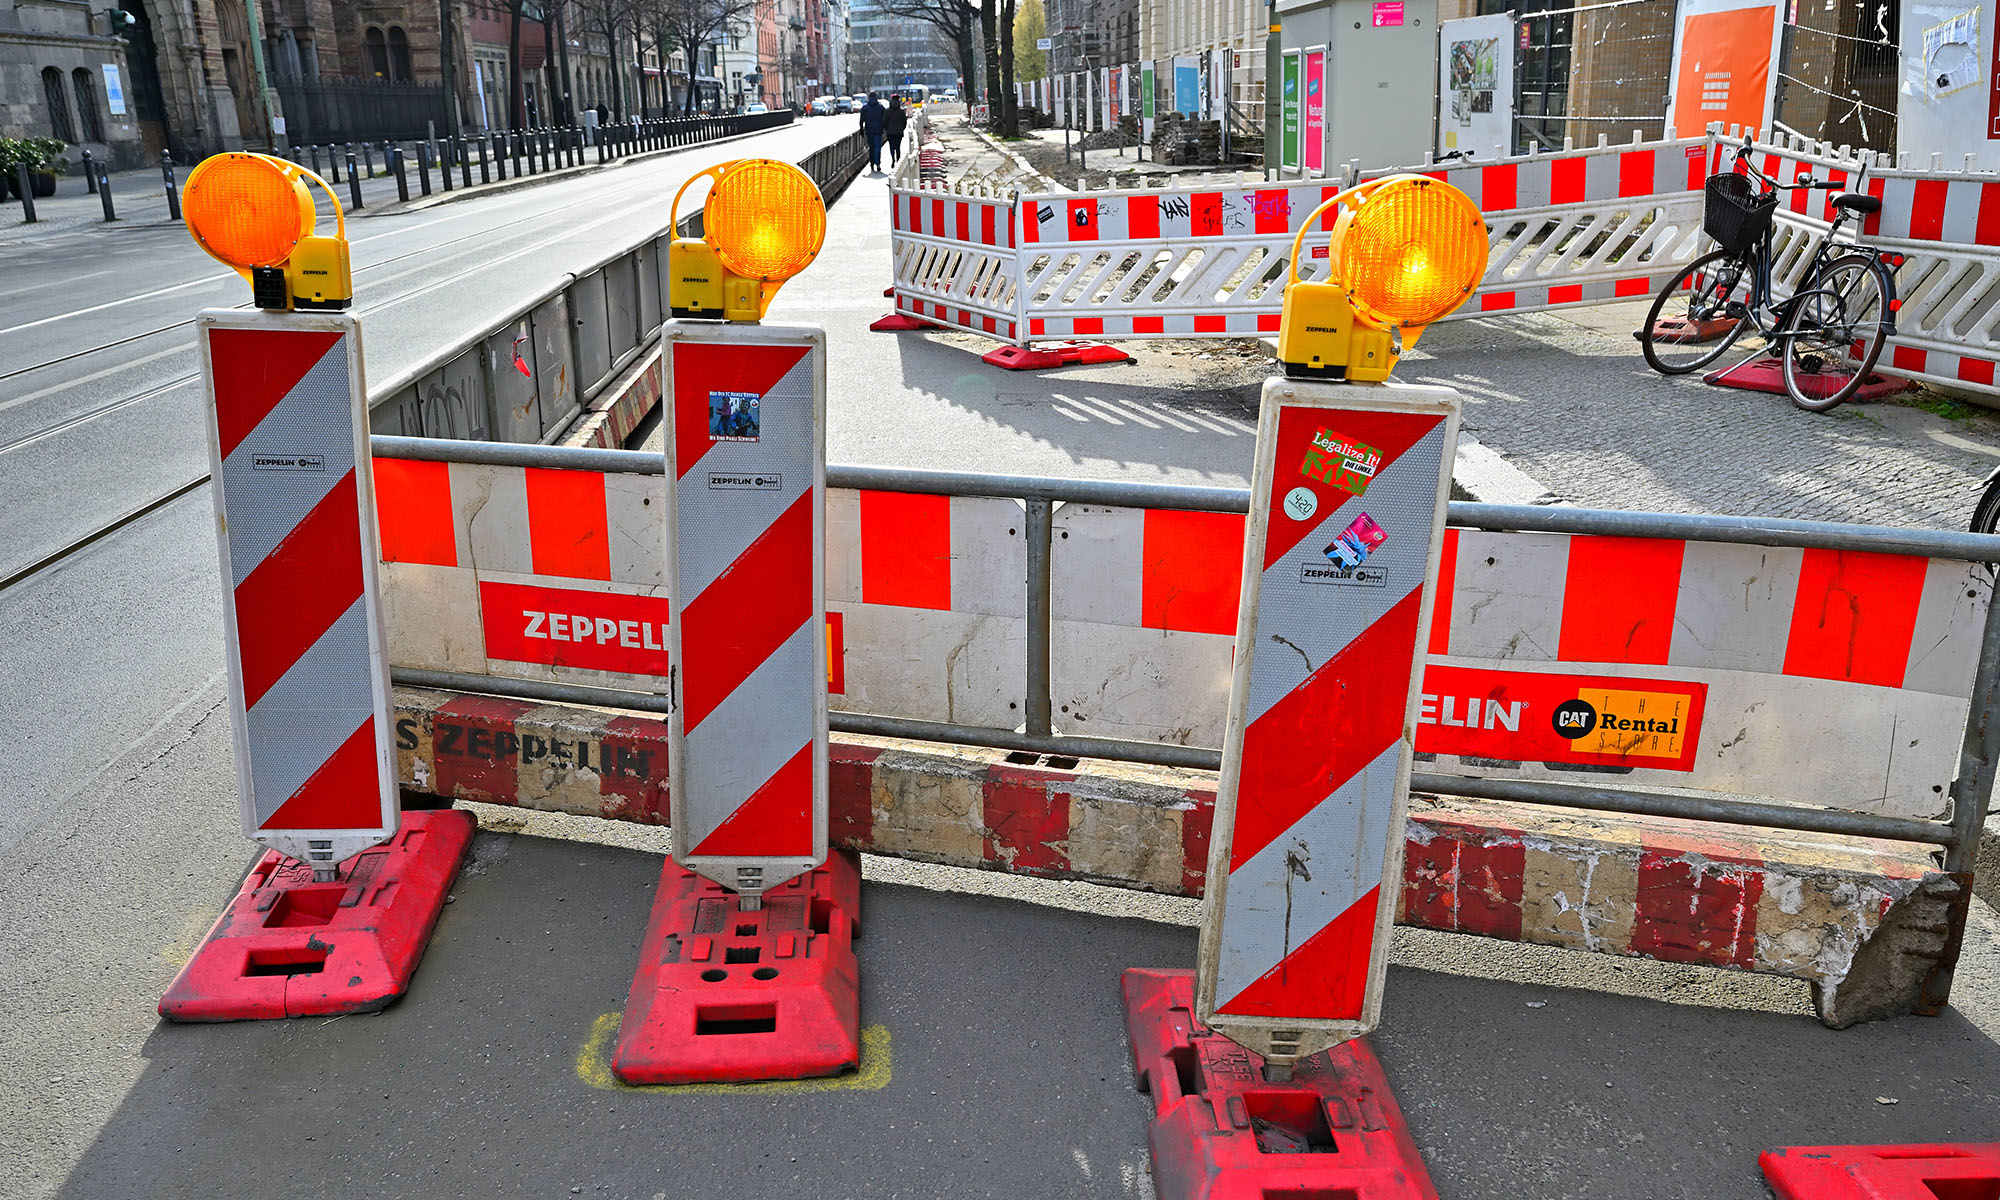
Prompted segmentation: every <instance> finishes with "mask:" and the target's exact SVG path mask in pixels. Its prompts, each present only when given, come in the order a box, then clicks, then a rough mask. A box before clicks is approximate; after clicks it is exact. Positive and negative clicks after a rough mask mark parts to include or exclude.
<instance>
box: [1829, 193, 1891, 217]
mask: <svg viewBox="0 0 2000 1200" xmlns="http://www.w3.org/2000/svg"><path fill="white" fill-rule="evenodd" d="M1833 206H1834V207H1835V208H1844V209H1846V210H1847V211H1848V212H1851V213H1858V214H1860V215H1861V216H1864V217H1865V216H1867V215H1868V214H1870V213H1878V212H1881V211H1882V198H1881V197H1880V196H1864V195H1862V194H1861V193H1860V192H1842V193H1841V194H1840V195H1838V196H1835V197H1834V198H1833Z"/></svg>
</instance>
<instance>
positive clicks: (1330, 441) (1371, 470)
mask: <svg viewBox="0 0 2000 1200" xmlns="http://www.w3.org/2000/svg"><path fill="white" fill-rule="evenodd" d="M1381 467H1382V452H1381V451H1380V450H1377V449H1376V448H1375V447H1373V446H1370V445H1367V444H1366V443H1364V442H1356V441H1352V440H1350V439H1348V438H1344V437H1342V436H1340V435H1339V434H1337V433H1335V432H1333V431H1332V430H1330V429H1322V430H1320V431H1319V432H1317V433H1315V434H1313V439H1312V445H1310V446H1308V447H1306V460H1305V462H1303V463H1301V464H1300V465H1299V474H1301V475H1304V476H1305V477H1306V478H1308V479H1317V480H1319V481H1320V482H1321V483H1330V484H1332V485H1333V486H1334V487H1337V488H1339V489H1340V490H1342V491H1344V492H1351V493H1353V494H1354V495H1356V496H1360V495H1365V494H1366V493H1367V491H1368V485H1369V484H1371V483H1373V482H1375V472H1376V471H1378V470H1380V469H1381Z"/></svg>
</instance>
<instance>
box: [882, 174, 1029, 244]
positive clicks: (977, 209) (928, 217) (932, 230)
mask: <svg viewBox="0 0 2000 1200" xmlns="http://www.w3.org/2000/svg"><path fill="white" fill-rule="evenodd" d="M889 227H890V228H891V229H894V230H896V231H897V232H898V233H922V234H929V235H931V236H932V237H936V238H941V239H944V240H947V241H952V242H962V243H965V244H967V245H972V246H997V247H1000V248H1002V249H1009V248H1012V246H1013V245H1014V202H1013V201H1012V200H1011V199H1009V200H1000V199H994V198H991V197H986V196H960V195H955V194H953V193H951V192H943V191H938V190H935V189H930V188H925V189H920V190H917V191H903V190H901V189H895V190H892V191H891V192H890V193H889Z"/></svg>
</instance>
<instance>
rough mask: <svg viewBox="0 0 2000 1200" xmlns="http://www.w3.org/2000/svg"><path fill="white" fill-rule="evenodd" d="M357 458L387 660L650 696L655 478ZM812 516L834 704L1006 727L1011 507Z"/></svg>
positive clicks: (661, 669) (832, 505)
mask: <svg viewBox="0 0 2000 1200" xmlns="http://www.w3.org/2000/svg"><path fill="white" fill-rule="evenodd" d="M374 465H375V471H376V492H377V511H378V524H379V528H380V532H381V547H382V550H381V554H382V586H383V595H384V601H383V610H384V620H385V624H386V626H387V629H388V642H389V659H390V662H391V664H392V665H394V666H396V667H400V668H415V669H419V670H430V671H449V672H455V673H460V674H465V675H474V676H486V677H491V678H494V679H519V680H530V681H539V682H548V683H561V684H578V685H583V686H588V687H603V688H618V689H623V690H628V691H636V692H645V693H654V694H662V695H664V694H666V692H667V674H668V670H669V667H670V664H669V662H668V657H667V646H668V644H669V643H668V629H667V624H668V620H669V609H668V604H667V585H666V578H665V571H664V554H665V538H666V527H665V500H666V493H665V484H664V482H663V479H662V477H661V476H659V475H657V474H635V473H626V472H617V471H587V470H567V469H553V468H542V467H518V466H498V465H492V464H485V463H466V462H437V461H423V460H416V459H400V458H388V457H377V458H376V459H375V462H374ZM826 503H827V524H826V531H827V532H826V561H827V631H826V636H827V642H828V649H829V653H828V664H829V672H828V673H829V691H830V692H831V693H832V694H833V695H834V696H836V697H837V699H836V701H835V707H837V708H841V709H843V710H846V711H850V712H865V713H873V714H878V715H882V716H893V717H907V718H913V719H920V720H938V721H954V722H960V723H966V724H974V725H986V726H993V727H997V728H1005V729H1012V728H1015V727H1017V726H1018V725H1020V724H1021V722H1022V713H1023V711H1024V710H1025V707H1026V703H1027V667H1026V663H1027V651H1026V638H1027V618H1026V614H1027V608H1028V605H1027V578H1028V568H1027V549H1026V546H1027V537H1026V533H1027V527H1026V522H1025V520H1024V515H1023V508H1022V505H1021V503H1020V502H1019V501H1017V500H1010V499H995V498H981V497H964V496H932V495H905V494H902V493H896V492H882V491H853V490H845V489H837V488H829V489H828V490H827V502H826Z"/></svg>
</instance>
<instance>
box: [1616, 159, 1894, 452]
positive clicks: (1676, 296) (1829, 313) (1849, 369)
mask: <svg viewBox="0 0 2000 1200" xmlns="http://www.w3.org/2000/svg"><path fill="white" fill-rule="evenodd" d="M1749 158H1750V143H1749V141H1748V140H1747V139H1746V140H1745V141H1744V143H1743V145H1742V146H1740V147H1738V148H1737V151H1736V154H1735V159H1734V161H1735V163H1736V164H1737V165H1740V166H1742V167H1743V168H1744V171H1745V172H1746V173H1744V174H1737V173H1733V172H1732V173H1730V174H1723V175H1711V176H1709V179H1708V185H1707V188H1706V191H1705V195H1704V202H1703V217H1702V231H1703V232H1704V233H1706V234H1707V235H1708V236H1709V237H1710V238H1711V239H1713V240H1714V241H1715V243H1716V246H1717V249H1715V250H1712V251H1710V252H1709V253H1707V254H1704V255H1702V256H1701V257H1699V258H1697V259H1695V260H1694V261H1693V262H1691V263H1689V264H1688V265H1687V267H1686V268H1685V269H1683V270H1682V271H1681V272H1680V274H1678V275H1676V276H1675V277H1674V278H1673V280H1672V281H1671V282H1670V283H1668V284H1667V286H1666V287H1664V288H1662V289H1661V290H1660V294H1659V295H1658V296H1656V297H1654V298H1653V306H1652V308H1651V309H1650V310H1648V311H1647V313H1646V324H1645V325H1644V327H1642V328H1641V329H1640V330H1639V331H1638V332H1637V333H1635V334H1633V335H1632V336H1634V337H1636V338H1638V339H1639V344H1640V347H1641V348H1642V349H1643V350H1644V351H1645V355H1646V362H1647V363H1648V364H1649V365H1650V366H1651V367H1652V368H1653V369H1654V370H1655V371H1658V372H1660V373H1661V374H1662V375H1685V374H1687V373H1689V372H1690V371H1695V370H1699V369H1700V368H1702V367H1705V366H1707V365H1708V364H1709V363H1712V362H1714V361H1715V360H1716V359H1718V358H1720V357H1722V355H1723V354H1725V353H1727V352H1728V350H1729V349H1730V348H1731V347H1732V346H1735V345H1736V343H1737V341H1738V339H1740V338H1742V337H1743V336H1744V334H1745V333H1746V332H1747V331H1750V330H1752V329H1754V330H1755V331H1756V332H1755V334H1754V335H1753V337H1761V338H1762V339H1764V345H1763V346H1762V347H1761V348H1760V349H1758V350H1757V351H1756V352H1755V353H1752V354H1751V355H1750V356H1749V357H1747V358H1745V359H1744V361H1745V362H1748V361H1749V360H1750V358H1755V357H1756V356H1757V354H1758V353H1763V354H1769V355H1771V356H1772V357H1775V358H1782V360H1783V362H1784V376H1785V390H1786V392H1788V393H1789V394H1790V395H1791V398H1792V403H1794V404H1796V405H1798V406H1799V407H1800V408H1803V409H1807V410H1809V411H1812V412H1825V411H1827V410H1828V409H1830V408H1833V407H1834V406H1835V405H1838V404H1839V403H1841V402H1842V401H1844V400H1846V399H1847V398H1848V397H1849V396H1852V395H1853V394H1854V392H1855V390H1856V389H1858V388H1859V387H1860V386H1861V384H1862V382H1863V381H1865V380H1866V379H1867V378H1868V373H1869V371H1870V370H1872V369H1873V368H1874V366H1875V361H1876V359H1878V358H1880V357H1881V355H1882V344H1883V343H1884V342H1885V341H1887V340H1888V339H1889V337H1890V336H1891V335H1892V334H1894V333H1895V317H1894V314H1895V311H1896V307H1897V305H1896V281H1895V277H1894V276H1892V275H1891V274H1890V273H1889V269H1888V268H1887V267H1886V266H1884V265H1883V262H1882V254H1881V252H1880V251H1877V250H1873V249H1871V248H1869V247H1867V246H1862V245H1858V244H1855V243H1853V242H1842V241H1840V240H1839V238H1840V232H1841V228H1842V227H1843V226H1844V225H1846V224H1847V222H1848V221H1850V220H1858V219H1860V218H1862V217H1866V216H1868V215H1869V214H1871V213H1875V212H1879V211H1881V208H1882V201H1881V200H1879V199H1877V198H1876V197H1874V196H1864V195H1861V194H1859V193H1856V192H1843V193H1841V194H1840V195H1838V196H1835V197H1834V198H1833V201H1832V205H1833V209H1834V212H1835V216H1834V219H1833V227H1832V228H1831V229H1830V230H1829V231H1828V232H1827V236H1826V237H1825V239H1823V240H1822V241H1821V242H1820V244H1819V247H1818V249H1816V250H1815V251H1814V252H1813V257H1812V262H1811V265H1810V266H1809V267H1808V268H1807V270H1806V272H1805V274H1804V275H1803V276H1802V277H1801V279H1800V283H1799V286H1798V288H1797V290H1795V291H1794V292H1793V293H1792V294H1791V295H1790V296H1787V297H1786V298H1784V299H1783V300H1776V301H1774V300H1773V297H1772V291H1771V229H1772V220H1771V218H1772V215H1773V213H1774V212H1775V211H1776V210H1777V207H1778V199H1779V195H1778V193H1779V192H1780V191H1799V190H1802V189H1806V188H1817V189H1820V190H1822V191H1833V190H1835V189H1837V188H1839V187H1840V186H1841V185H1840V184H1838V183H1834V182H1832V181H1830V180H1816V179H1814V178H1813V177H1812V175H1811V174H1809V173H1806V172H1800V174H1799V175H1798V176H1797V178H1796V180H1795V181H1794V182H1792V183H1789V184H1787V183H1783V182H1780V181H1779V180H1776V179H1773V178H1771V177H1770V176H1769V175H1766V174H1764V173H1763V172H1762V171H1759V170H1758V169H1757V168H1756V167H1755V166H1752V165H1751V164H1750V162H1749ZM1752 179H1755V180H1756V181H1758V182H1759V183H1761V184H1762V185H1763V186H1762V187H1761V188H1754V187H1753V186H1752V183H1751V181H1752Z"/></svg>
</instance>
